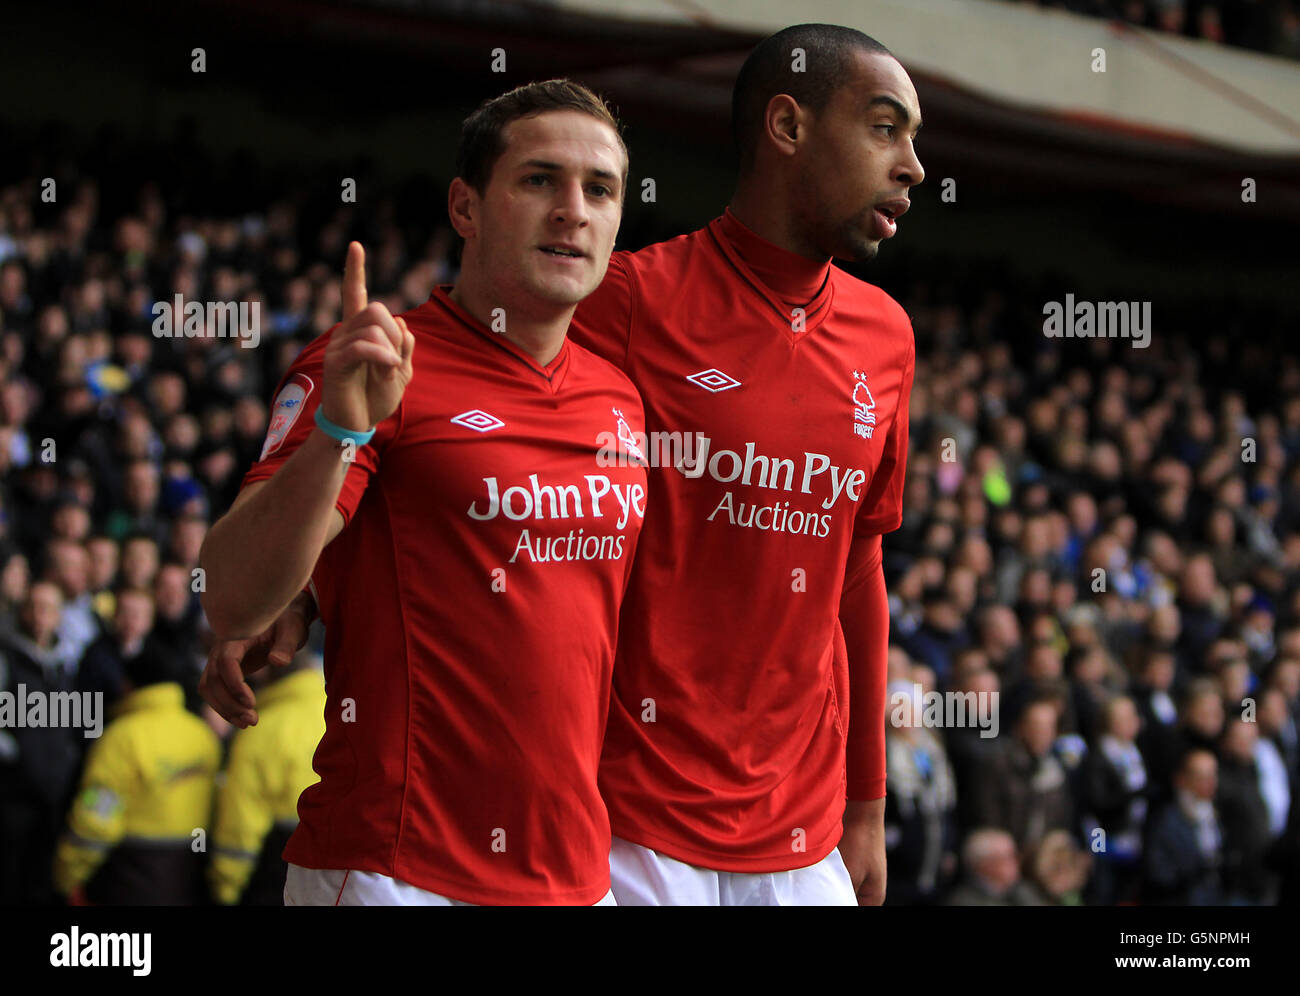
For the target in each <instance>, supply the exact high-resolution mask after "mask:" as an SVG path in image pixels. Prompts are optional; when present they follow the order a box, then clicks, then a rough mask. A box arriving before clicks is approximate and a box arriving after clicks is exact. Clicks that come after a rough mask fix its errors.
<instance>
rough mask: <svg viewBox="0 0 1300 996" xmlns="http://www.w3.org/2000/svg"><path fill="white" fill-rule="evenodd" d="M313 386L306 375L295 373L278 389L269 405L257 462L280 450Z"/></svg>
mask: <svg viewBox="0 0 1300 996" xmlns="http://www.w3.org/2000/svg"><path fill="white" fill-rule="evenodd" d="M314 386H315V385H314V384H312V381H311V378H310V377H308V376H307V375H306V374H300V373H296V374H294V375H293V376H292V377H290V378H289V382H288V383H287V384H285V385H284V387H282V388H280V393H279V394H277V395H276V396H275V401H274V402H272V404H271V424H270V426H269V428H268V429H267V432H266V442H265V443H263V444H262V455H261V456H260V457H258V460H265V459H266V458H267V457H268V456H270V455H271V454H272V453H274V452H275V451H276V450H278V449H279V448H280V445H281V444H282V443H283V442H284V440H285V437H286V436H288V435H289V430H290V429H292V428H293V424H294V423H295V422H297V421H298V416H299V415H301V414H302V409H303V406H304V404H305V403H306V401H307V397H308V396H309V395H310V394H311V392H312V388H313V387H314Z"/></svg>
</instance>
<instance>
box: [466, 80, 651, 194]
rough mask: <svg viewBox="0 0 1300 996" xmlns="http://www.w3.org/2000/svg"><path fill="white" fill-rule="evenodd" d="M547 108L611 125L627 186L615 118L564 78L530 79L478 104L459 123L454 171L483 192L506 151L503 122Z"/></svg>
mask: <svg viewBox="0 0 1300 996" xmlns="http://www.w3.org/2000/svg"><path fill="white" fill-rule="evenodd" d="M546 111H582V112H583V113H584V114H590V115H591V116H592V117H593V118H595V119H596V120H597V121H603V122H604V123H605V124H607V125H609V126H610V127H611V128H612V129H614V134H615V135H616V136H618V144H619V147H620V148H622V150H623V163H624V166H623V186H624V188H626V187H627V146H626V145H624V144H623V136H622V134H621V131H620V128H619V123H618V120H617V119H616V118H615V117H614V115H613V113H612V112H611V111H610V109H609V107H608V106H607V105H606V104H605V101H604V100H602V99H601V98H600V97H598V96H597V95H596V94H595V93H593V92H592V91H591V90H589V89H587V88H586V87H585V86H583V85H582V84H581V83H574V82H573V81H572V80H565V79H556V80H544V81H543V82H541V83H529V84H527V85H525V86H521V87H516V88H515V89H513V90H511V91H510V92H509V93H503V94H501V96H499V97H493V98H492V99H491V100H485V101H484V102H483V103H482V104H480V105H479V106H478V109H477V110H475V111H474V113H473V114H471V115H470V116H469V117H467V118H466V119H465V122H464V124H462V125H461V129H460V147H459V148H458V149H457V150H456V175H457V176H459V177H460V178H461V179H462V180H464V181H465V182H466V183H468V184H469V185H470V186H471V187H473V188H474V189H475V190H476V191H478V193H479V195H480V196H482V195H483V194H484V193H485V192H486V191H487V185H488V180H489V179H491V177H492V169H493V167H494V166H496V162H497V160H498V159H500V158H501V153H503V152H504V151H505V139H504V138H503V137H502V136H503V134H504V132H505V129H506V125H508V124H510V122H511V121H516V120H518V119H519V118H527V117H532V116H533V115H534V114H542V113H544V112H546Z"/></svg>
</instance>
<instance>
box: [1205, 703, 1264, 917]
mask: <svg viewBox="0 0 1300 996" xmlns="http://www.w3.org/2000/svg"><path fill="white" fill-rule="evenodd" d="M1258 740H1259V729H1258V727H1257V726H1256V724H1255V723H1253V722H1244V721H1242V720H1240V719H1233V720H1232V721H1231V722H1230V723H1228V725H1227V727H1226V728H1225V729H1224V732H1223V743H1222V760H1221V761H1220V762H1219V785H1218V792H1217V794H1216V796H1215V806H1216V808H1217V809H1218V812H1219V819H1220V823H1221V825H1222V827H1223V857H1224V861H1223V888H1224V894H1225V898H1226V900H1227V902H1228V903H1230V904H1234V905H1236V904H1249V905H1259V904H1264V903H1270V904H1271V903H1273V902H1274V901H1275V899H1276V891H1277V883H1276V881H1275V880H1274V876H1273V874H1272V873H1271V872H1270V871H1268V869H1267V868H1266V867H1265V866H1266V862H1267V857H1268V851H1269V848H1270V847H1271V846H1272V843H1273V835H1272V833H1271V832H1270V827H1269V813H1268V805H1267V804H1266V803H1265V802H1264V796H1263V793H1262V792H1261V789H1260V775H1259V768H1258V766H1257V765H1256V763H1255V746H1256V744H1257V742H1258Z"/></svg>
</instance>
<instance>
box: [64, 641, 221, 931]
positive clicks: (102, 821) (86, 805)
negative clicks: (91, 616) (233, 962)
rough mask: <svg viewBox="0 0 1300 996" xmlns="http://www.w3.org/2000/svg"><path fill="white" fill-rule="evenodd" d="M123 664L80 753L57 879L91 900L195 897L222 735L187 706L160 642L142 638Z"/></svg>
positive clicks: (121, 902)
mask: <svg viewBox="0 0 1300 996" xmlns="http://www.w3.org/2000/svg"><path fill="white" fill-rule="evenodd" d="M124 671H125V676H126V680H127V694H126V695H125V696H124V697H123V698H122V700H121V702H120V703H119V704H118V706H117V708H116V709H115V716H114V718H113V720H112V721H111V722H110V723H109V724H108V726H107V728H106V729H105V730H104V733H103V736H102V737H100V738H99V740H97V741H95V742H94V743H93V744H92V745H91V747H90V750H89V751H88V753H87V755H86V768H85V772H84V774H83V776H82V779H81V788H80V790H79V791H78V793H77V796H76V798H75V799H74V801H73V804H72V808H71V810H70V812H69V815H68V829H67V832H66V833H65V834H64V836H63V838H62V840H61V841H60V842H59V847H58V851H57V853H56V854H55V860H54V881H55V885H56V887H57V888H58V889H59V891H60V892H62V893H64V894H65V895H68V896H70V897H72V898H73V900H74V901H80V900H82V899H84V900H85V901H88V902H90V903H92V904H95V905H100V904H103V905H112V906H127V905H139V904H152V905H159V906H180V905H191V904H201V903H203V902H204V901H205V900H206V895H205V892H204V890H203V888H202V886H203V852H204V851H205V850H206V844H207V842H206V839H205V835H206V833H207V826H208V821H209V819H210V817H211V815H212V794H213V788H214V783H215V777H216V772H217V768H218V765H219V764H220V759H221V746H220V742H219V741H218V740H217V736H216V734H215V733H213V732H212V730H211V729H209V728H208V725H207V724H206V723H204V722H203V720H201V719H199V718H198V717H197V716H195V715H194V714H193V713H191V712H189V711H187V710H186V708H185V690H184V688H182V687H181V685H180V684H179V683H177V682H175V681H172V680H169V679H170V678H171V677H172V676H173V675H174V673H175V671H174V668H173V667H172V666H171V662H170V659H169V656H168V655H167V652H166V651H165V650H164V649H163V648H161V647H160V646H159V645H157V644H156V643H154V642H153V641H152V640H148V641H146V644H145V647H144V649H143V650H141V652H140V653H139V654H138V655H136V656H135V657H134V658H131V659H129V660H127V661H126V662H124Z"/></svg>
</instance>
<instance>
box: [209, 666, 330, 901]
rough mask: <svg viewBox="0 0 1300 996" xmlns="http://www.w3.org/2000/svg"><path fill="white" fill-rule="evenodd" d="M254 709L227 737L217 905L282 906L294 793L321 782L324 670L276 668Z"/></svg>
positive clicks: (216, 829) (216, 855)
mask: <svg viewBox="0 0 1300 996" xmlns="http://www.w3.org/2000/svg"><path fill="white" fill-rule="evenodd" d="M299 659H301V658H299ZM266 673H267V672H266V671H262V672H258V673H257V675H250V676H249V677H250V679H254V680H255V678H256V677H257V676H260V675H263V674H266ZM257 711H258V720H257V725H256V726H250V727H249V728H248V729H246V730H239V731H237V732H236V733H235V735H234V739H233V740H232V742H231V747H230V760H229V762H228V764H227V766H226V772H225V776H224V782H223V784H222V785H221V787H220V789H219V790H218V795H217V813H216V821H215V824H214V826H213V831H212V839H213V852H212V863H211V864H210V865H209V867H208V878H209V882H210V884H211V886H212V894H213V896H214V897H215V898H216V900H217V902H219V903H225V904H233V903H242V904H243V905H245V906H283V905H284V879H285V873H286V871H287V868H288V866H287V865H286V864H285V861H284V858H282V857H281V856H280V855H281V853H282V852H283V851H284V847H285V845H286V844H287V843H288V842H289V837H290V836H291V835H292V834H293V831H294V828H295V827H297V825H298V796H300V795H301V794H302V792H303V790H304V789H306V788H308V787H309V786H311V785H313V784H315V783H316V782H317V781H319V780H320V779H319V776H318V775H317V774H316V772H315V771H313V770H312V764H311V762H312V756H313V755H314V754H315V753H316V745H317V744H318V743H320V739H321V737H323V736H324V735H325V678H324V675H322V674H321V672H320V671H319V670H318V669H316V668H314V667H306V668H302V669H300V670H296V671H289V672H287V673H286V672H280V674H279V676H276V677H273V678H272V681H271V683H270V684H268V685H266V686H265V687H263V688H260V689H258V691H257Z"/></svg>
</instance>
